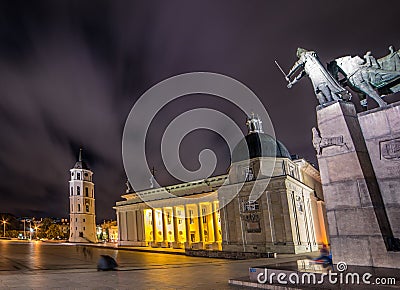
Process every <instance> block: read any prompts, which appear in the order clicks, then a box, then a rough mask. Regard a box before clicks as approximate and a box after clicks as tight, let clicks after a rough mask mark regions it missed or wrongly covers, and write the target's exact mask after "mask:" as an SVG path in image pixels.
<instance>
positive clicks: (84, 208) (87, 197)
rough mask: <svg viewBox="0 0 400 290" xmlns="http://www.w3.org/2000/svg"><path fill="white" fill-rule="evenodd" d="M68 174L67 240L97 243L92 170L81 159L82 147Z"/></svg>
mask: <svg viewBox="0 0 400 290" xmlns="http://www.w3.org/2000/svg"><path fill="white" fill-rule="evenodd" d="M70 174H71V175H70V176H71V179H70V181H69V204H70V214H69V216H70V236H69V242H74V243H87V242H91V243H97V236H96V215H95V200H94V183H93V180H92V176H93V172H92V171H91V170H90V169H89V166H88V165H87V164H86V162H85V161H83V160H82V149H81V150H80V151H79V158H78V161H77V162H76V163H75V166H74V167H73V168H72V169H70Z"/></svg>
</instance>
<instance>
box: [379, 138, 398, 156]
mask: <svg viewBox="0 0 400 290" xmlns="http://www.w3.org/2000/svg"><path fill="white" fill-rule="evenodd" d="M380 152H381V159H382V158H384V159H387V160H393V159H400V138H399V139H393V140H388V141H383V142H380Z"/></svg>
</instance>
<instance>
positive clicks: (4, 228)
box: [2, 220, 7, 237]
mask: <svg viewBox="0 0 400 290" xmlns="http://www.w3.org/2000/svg"><path fill="white" fill-rule="evenodd" d="M2 222H3V237H6V223H7V221H5V220H2Z"/></svg>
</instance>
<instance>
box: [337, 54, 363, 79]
mask: <svg viewBox="0 0 400 290" xmlns="http://www.w3.org/2000/svg"><path fill="white" fill-rule="evenodd" d="M335 62H336V65H337V66H338V67H339V69H340V71H341V72H342V73H343V74H345V75H349V74H352V73H353V72H354V71H355V70H357V69H358V68H359V67H360V66H361V65H362V64H363V63H364V60H363V59H362V58H361V57H359V56H358V55H357V56H354V57H353V56H349V55H348V56H343V57H339V58H337V59H335Z"/></svg>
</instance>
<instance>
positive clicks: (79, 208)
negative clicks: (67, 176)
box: [78, 203, 81, 211]
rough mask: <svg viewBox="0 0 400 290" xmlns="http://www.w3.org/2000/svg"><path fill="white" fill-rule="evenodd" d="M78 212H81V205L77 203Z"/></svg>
mask: <svg viewBox="0 0 400 290" xmlns="http://www.w3.org/2000/svg"><path fill="white" fill-rule="evenodd" d="M78 211H81V205H80V203H78Z"/></svg>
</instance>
